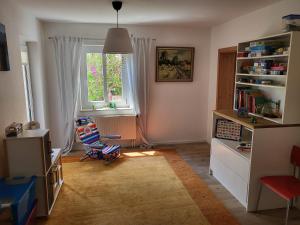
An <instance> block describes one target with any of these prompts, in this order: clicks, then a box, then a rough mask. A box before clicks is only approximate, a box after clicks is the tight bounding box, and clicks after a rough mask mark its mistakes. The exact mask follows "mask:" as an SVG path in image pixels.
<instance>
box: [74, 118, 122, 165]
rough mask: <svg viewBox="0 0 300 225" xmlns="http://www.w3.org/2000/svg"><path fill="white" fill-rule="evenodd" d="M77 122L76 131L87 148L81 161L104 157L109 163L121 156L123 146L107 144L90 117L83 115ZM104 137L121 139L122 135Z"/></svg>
mask: <svg viewBox="0 0 300 225" xmlns="http://www.w3.org/2000/svg"><path fill="white" fill-rule="evenodd" d="M76 124H77V128H76V133H77V135H78V138H79V139H80V141H81V142H82V144H83V145H84V148H85V150H86V153H85V155H84V156H83V157H82V158H81V159H80V160H81V161H82V160H85V159H87V158H92V159H99V160H101V159H103V160H105V161H106V162H107V163H110V162H112V161H114V160H116V159H118V158H119V157H120V155H121V146H120V145H107V144H105V143H104V142H102V141H101V136H100V133H99V131H98V129H97V126H96V124H95V123H94V121H93V120H92V119H91V118H90V117H81V118H79V119H77V120H76ZM102 138H106V139H120V138H121V136H120V135H106V136H102Z"/></svg>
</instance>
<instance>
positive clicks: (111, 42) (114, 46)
mask: <svg viewBox="0 0 300 225" xmlns="http://www.w3.org/2000/svg"><path fill="white" fill-rule="evenodd" d="M112 6H113V8H114V9H115V10H116V11H117V27H115V28H110V29H109V30H108V33H107V35H106V39H105V43H104V48H103V53H108V54H129V53H132V52H133V49H132V45H131V42H130V38H129V34H128V31H127V29H126V28H120V27H119V10H120V9H121V8H122V1H113V2H112Z"/></svg>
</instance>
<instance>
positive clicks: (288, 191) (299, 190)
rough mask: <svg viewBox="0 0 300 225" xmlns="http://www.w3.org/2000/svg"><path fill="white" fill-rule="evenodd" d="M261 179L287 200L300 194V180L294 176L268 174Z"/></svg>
mask: <svg viewBox="0 0 300 225" xmlns="http://www.w3.org/2000/svg"><path fill="white" fill-rule="evenodd" d="M260 180H261V182H262V183H263V184H264V185H266V186H267V187H268V188H270V189H271V190H272V191H274V192H275V193H277V194H278V195H280V196H281V197H283V198H285V199H286V200H291V199H293V198H294V197H297V196H300V180H298V179H297V178H295V177H293V176H268V177H262V178H260Z"/></svg>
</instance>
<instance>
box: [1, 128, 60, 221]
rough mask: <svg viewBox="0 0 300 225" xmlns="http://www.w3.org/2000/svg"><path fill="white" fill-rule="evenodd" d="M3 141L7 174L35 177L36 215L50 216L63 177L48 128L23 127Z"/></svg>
mask: <svg viewBox="0 0 300 225" xmlns="http://www.w3.org/2000/svg"><path fill="white" fill-rule="evenodd" d="M4 144H5V149H6V156H7V162H8V173H9V176H10V177H17V176H27V177H28V176H37V181H36V192H37V193H36V194H37V199H38V207H37V215H38V216H48V215H50V213H51V210H52V208H53V206H54V203H55V200H56V198H57V196H58V193H59V191H60V188H61V186H62V184H63V176H62V161H61V149H51V142H50V135H49V130H43V129H38V130H24V131H23V132H22V133H21V134H20V135H18V136H17V137H9V138H5V139H4Z"/></svg>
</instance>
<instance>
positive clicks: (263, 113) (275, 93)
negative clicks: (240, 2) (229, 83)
mask: <svg viewBox="0 0 300 225" xmlns="http://www.w3.org/2000/svg"><path fill="white" fill-rule="evenodd" d="M299 49H300V32H288V33H283V34H279V35H273V36H268V37H264V38H260V39H256V40H252V41H246V42H242V43H239V44H238V57H237V63H236V71H237V72H236V79H235V101H234V102H235V105H234V108H235V109H238V108H240V107H243V108H247V109H248V111H249V112H250V113H252V114H253V115H256V116H260V117H263V118H265V119H267V120H271V121H274V122H276V123H281V124H285V123H288V124H300V104H299V103H298V99H299V97H300V92H299V87H300V76H299V71H300V63H299V62H298V59H299V57H300V51H299Z"/></svg>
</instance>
